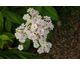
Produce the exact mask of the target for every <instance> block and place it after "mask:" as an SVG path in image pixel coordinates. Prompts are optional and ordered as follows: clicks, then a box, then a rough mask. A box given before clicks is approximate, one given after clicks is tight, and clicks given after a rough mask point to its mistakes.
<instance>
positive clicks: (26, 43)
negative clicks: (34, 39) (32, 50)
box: [23, 39, 31, 51]
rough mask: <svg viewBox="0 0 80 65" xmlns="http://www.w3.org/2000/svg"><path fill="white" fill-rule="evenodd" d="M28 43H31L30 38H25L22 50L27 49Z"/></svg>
mask: <svg viewBox="0 0 80 65" xmlns="http://www.w3.org/2000/svg"><path fill="white" fill-rule="evenodd" d="M30 43H31V40H30V39H26V42H25V43H24V45H23V46H24V51H27V50H28V49H29V47H30Z"/></svg>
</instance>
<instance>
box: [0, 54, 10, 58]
mask: <svg viewBox="0 0 80 65" xmlns="http://www.w3.org/2000/svg"><path fill="white" fill-rule="evenodd" d="M0 55H1V56H2V57H3V58H6V59H11V58H10V57H9V56H7V55H5V54H4V53H0Z"/></svg>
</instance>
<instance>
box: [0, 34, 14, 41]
mask: <svg viewBox="0 0 80 65" xmlns="http://www.w3.org/2000/svg"><path fill="white" fill-rule="evenodd" d="M0 39H1V40H9V41H11V42H13V41H12V40H11V39H10V38H9V37H8V36H6V35H0Z"/></svg>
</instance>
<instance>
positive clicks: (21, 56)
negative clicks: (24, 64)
mask: <svg viewBox="0 0 80 65" xmlns="http://www.w3.org/2000/svg"><path fill="white" fill-rule="evenodd" d="M17 55H18V56H19V57H20V58H21V59H28V58H26V57H24V56H23V55H21V54H17Z"/></svg>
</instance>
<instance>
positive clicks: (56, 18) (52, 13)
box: [44, 6, 58, 21]
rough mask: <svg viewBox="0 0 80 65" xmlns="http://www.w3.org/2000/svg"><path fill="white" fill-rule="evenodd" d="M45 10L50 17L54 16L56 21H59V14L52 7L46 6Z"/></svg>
mask: <svg viewBox="0 0 80 65" xmlns="http://www.w3.org/2000/svg"><path fill="white" fill-rule="evenodd" d="M44 8H45V11H47V12H48V13H49V14H50V15H52V16H53V18H54V20H57V21H58V14H57V12H56V10H55V9H54V8H53V7H52V6H44ZM46 15H47V14H46Z"/></svg>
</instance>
